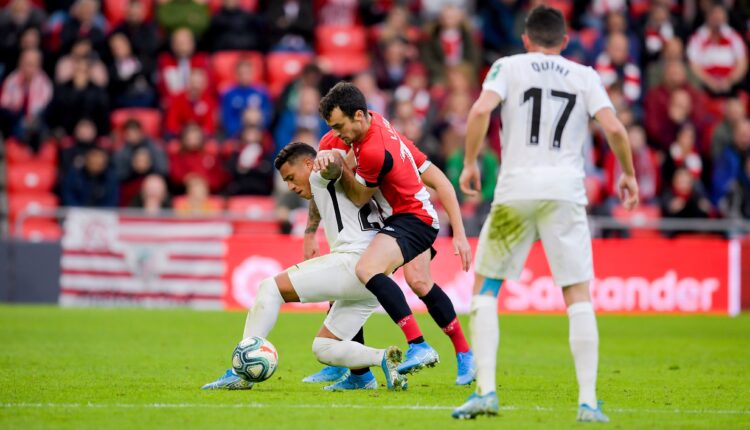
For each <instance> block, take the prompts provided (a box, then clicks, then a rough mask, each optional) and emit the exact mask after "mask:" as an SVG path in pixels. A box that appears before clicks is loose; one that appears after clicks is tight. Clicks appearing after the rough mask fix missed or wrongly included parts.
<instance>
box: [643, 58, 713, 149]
mask: <svg viewBox="0 0 750 430" xmlns="http://www.w3.org/2000/svg"><path fill="white" fill-rule="evenodd" d="M678 90H679V91H683V92H685V93H687V98H688V103H689V105H690V108H689V112H687V115H689V119H690V120H691V121H692V122H693V123H694V124H696V125H697V126H698V127H699V130H698V131H699V132H700V131H701V130H700V128H702V126H703V124H704V123H705V121H706V119H705V116H706V114H705V108H704V105H705V99H706V97H705V95H704V94H703V92H702V91H700V90H699V89H697V88H695V87H693V86H692V85H690V83H688V81H687V74H686V68H685V63H683V62H682V61H669V62H668V63H666V65H665V66H664V80H663V82H662V83H661V84H659V85H657V86H655V87H653V88H651V89H650V90H648V92H647V93H646V96H645V97H644V99H643V121H644V125H645V127H646V132H647V133H648V136H649V138H650V139H651V140H654V141H655V144H656V146H657V147H658V148H661V149H663V150H665V151H666V150H668V147H669V145H671V144H672V142H673V141H674V135H673V132H674V131H675V130H672V129H669V130H665V128H664V125H665V124H667V123H669V122H670V119H669V118H670V116H674V114H675V113H676V112H673V111H672V110H670V100H671V99H672V96H673V95H674V93H675V92H676V91H678ZM691 101H692V102H691ZM678 116H679V118H677V119H679V121H680V122H684V121H686V120H687V118H683V117H682V113H680V115H678ZM700 136H701V134H700V133H699V134H698V137H700Z"/></svg>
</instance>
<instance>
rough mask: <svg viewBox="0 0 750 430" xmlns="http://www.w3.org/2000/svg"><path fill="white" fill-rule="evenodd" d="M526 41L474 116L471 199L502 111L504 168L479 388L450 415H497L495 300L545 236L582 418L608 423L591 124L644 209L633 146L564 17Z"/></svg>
mask: <svg viewBox="0 0 750 430" xmlns="http://www.w3.org/2000/svg"><path fill="white" fill-rule="evenodd" d="M522 38H523V43H524V46H525V48H526V50H527V51H528V53H526V54H519V55H513V56H509V57H505V58H501V59H499V60H497V61H496V62H495V63H494V64H493V65H492V68H491V69H490V70H489V72H488V74H487V77H486V78H485V81H484V84H483V86H482V89H483V91H482V93H481V95H480V96H479V99H478V100H477V101H476V102H475V103H474V105H473V106H472V109H471V111H470V112H469V118H468V130H467V135H466V152H465V158H464V170H463V172H462V173H461V178H460V184H461V189H462V190H463V191H464V193H466V194H469V195H473V194H475V193H476V192H477V191H478V190H479V188H480V184H481V182H480V173H479V168H478V166H477V154H478V152H479V147H480V144H481V142H482V141H483V140H484V138H485V135H486V133H487V127H488V124H489V120H490V114H491V112H492V111H493V110H494V109H495V108H496V107H497V106H498V105H501V110H500V112H501V116H502V123H503V128H502V131H501V137H502V139H501V142H502V165H501V168H500V174H499V177H498V182H497V186H496V189H495V198H494V201H493V206H492V210H491V212H490V214H489V216H488V218H487V220H486V221H485V223H484V226H483V227H482V232H481V234H480V237H479V245H478V248H477V253H476V259H475V261H474V270H475V274H476V277H475V281H474V297H473V300H472V305H471V323H470V327H471V342H472V345H473V347H474V357H475V361H476V365H477V390H476V392H475V393H474V394H472V395H471V396H470V397H469V399H468V400H467V401H466V402H465V403H464V404H463V405H461V406H459V407H458V408H456V409H455V410H454V411H453V417H454V418H474V417H476V416H477V415H484V414H486V415H495V414H497V411H498V400H497V395H496V393H495V390H496V388H495V387H496V383H495V365H496V358H497V347H498V341H499V329H498V325H497V294H498V292H499V290H500V286H501V284H502V282H503V280H504V279H513V280H516V279H518V278H519V276H520V275H521V271H522V270H523V266H524V262H525V261H526V257H527V256H528V253H529V250H530V248H531V245H532V244H533V243H534V242H535V241H536V240H537V239H541V241H542V245H543V246H544V250H545V252H546V254H547V261H548V263H549V265H550V269H551V271H552V277H553V279H554V281H555V283H556V284H557V285H559V286H561V287H563V296H564V299H565V304H566V305H567V307H568V317H569V324H570V325H569V330H570V336H569V340H570V349H571V351H572V353H573V361H574V363H575V370H576V376H577V379H578V386H579V396H578V406H579V408H578V417H577V419H578V420H579V421H597V422H606V421H608V420H609V419H608V418H607V416H606V415H604V414H603V413H602V411H601V407H600V405H599V403H598V402H597V398H596V374H597V366H598V361H599V357H598V348H599V334H598V330H597V326H596V318H595V316H594V309H593V306H592V304H591V297H590V294H589V281H590V280H591V278H592V277H593V264H592V256H591V237H590V233H589V229H588V222H587V218H586V209H585V205H586V203H587V200H586V193H585V189H584V184H583V180H584V171H583V164H584V159H583V144H584V142H585V141H586V137H587V136H586V134H587V133H588V126H589V119H590V118H591V117H594V118H596V120H597V121H598V122H599V124H600V125H601V127H602V128H603V131H604V133H605V135H606V137H607V141H608V143H609V145H610V147H611V148H612V151H613V152H614V154H615V155H616V157H617V160H618V161H619V163H620V165H621V166H622V171H623V175H622V176H621V177H620V178H619V180H618V192H619V194H620V198H621V199H622V200H623V204H624V206H625V207H626V208H628V209H632V208H633V207H634V206H635V205H636V204H637V203H638V185H637V183H636V179H635V173H634V169H633V162H632V157H631V152H630V144H629V142H628V137H627V133H626V131H625V127H624V126H623V125H622V123H620V121H619V120H618V119H617V118H616V116H615V113H614V109H613V107H612V103H611V101H610V100H609V97H608V96H607V93H606V92H605V90H604V88H603V86H602V84H601V81H600V79H599V76H598V75H597V74H596V72H595V71H594V70H593V69H591V68H590V67H585V66H582V65H579V64H576V63H573V62H571V61H568V60H566V59H565V58H563V57H561V56H560V52H561V51H562V50H563V49H564V48H565V46H566V45H567V42H568V36H567V35H566V34H565V21H564V19H563V16H562V14H561V13H560V11H558V10H556V9H553V8H549V7H545V6H540V7H538V8H536V9H534V10H533V11H532V12H531V13H530V14H529V16H528V18H527V19H526V29H525V31H524V34H523V35H522Z"/></svg>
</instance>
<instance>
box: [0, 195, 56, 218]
mask: <svg viewBox="0 0 750 430" xmlns="http://www.w3.org/2000/svg"><path fill="white" fill-rule="evenodd" d="M58 205H59V202H58V199H57V196H56V195H54V194H52V193H44V192H26V193H10V194H9V195H8V209H9V215H10V222H11V223H12V222H13V221H14V220H15V219H16V217H18V215H20V214H21V212H24V211H26V212H27V213H28V214H29V215H34V214H38V213H40V211H42V210H47V209H57V207H58Z"/></svg>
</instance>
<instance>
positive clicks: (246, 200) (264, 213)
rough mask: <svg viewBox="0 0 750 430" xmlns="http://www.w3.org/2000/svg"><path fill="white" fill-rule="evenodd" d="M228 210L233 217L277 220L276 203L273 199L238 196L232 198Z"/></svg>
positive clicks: (228, 203)
mask: <svg viewBox="0 0 750 430" xmlns="http://www.w3.org/2000/svg"><path fill="white" fill-rule="evenodd" d="M227 210H229V213H231V214H233V215H242V216H245V217H247V218H249V219H252V220H272V219H275V213H276V202H275V201H274V200H273V197H266V196H237V197H230V198H229V201H228V202H227Z"/></svg>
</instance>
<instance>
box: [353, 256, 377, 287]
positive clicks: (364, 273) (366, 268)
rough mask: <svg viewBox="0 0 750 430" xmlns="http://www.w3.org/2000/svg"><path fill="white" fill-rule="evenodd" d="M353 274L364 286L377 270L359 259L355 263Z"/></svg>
mask: <svg viewBox="0 0 750 430" xmlns="http://www.w3.org/2000/svg"><path fill="white" fill-rule="evenodd" d="M354 273H355V274H356V275H357V278H358V279H359V280H360V282H362V283H363V284H366V283H367V281H369V280H370V278H372V277H373V276H375V275H377V274H378V272H377V269H375V268H374V267H372V266H371V265H369V264H367V262H365V261H363V260H361V259H360V260H359V261H358V262H357V266H356V267H355V268H354Z"/></svg>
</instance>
